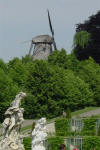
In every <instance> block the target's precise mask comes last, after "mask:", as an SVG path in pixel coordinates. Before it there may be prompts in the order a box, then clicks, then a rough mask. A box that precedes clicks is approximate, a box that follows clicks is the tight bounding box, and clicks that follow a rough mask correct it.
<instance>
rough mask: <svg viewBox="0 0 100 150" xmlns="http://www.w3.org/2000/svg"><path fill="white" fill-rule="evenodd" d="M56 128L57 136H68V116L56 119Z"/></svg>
mask: <svg viewBox="0 0 100 150" xmlns="http://www.w3.org/2000/svg"><path fill="white" fill-rule="evenodd" d="M55 129H56V135H57V136H68V135H70V131H69V120H68V119H66V118H60V119H57V120H56V121H55Z"/></svg>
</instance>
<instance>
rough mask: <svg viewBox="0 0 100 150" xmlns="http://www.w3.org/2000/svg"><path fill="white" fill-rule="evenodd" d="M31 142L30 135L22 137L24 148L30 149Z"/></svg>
mask: <svg viewBox="0 0 100 150" xmlns="http://www.w3.org/2000/svg"><path fill="white" fill-rule="evenodd" d="M31 143H32V139H31V138H30V137H27V138H26V137H25V138H24V139H23V144H24V147H25V150H31Z"/></svg>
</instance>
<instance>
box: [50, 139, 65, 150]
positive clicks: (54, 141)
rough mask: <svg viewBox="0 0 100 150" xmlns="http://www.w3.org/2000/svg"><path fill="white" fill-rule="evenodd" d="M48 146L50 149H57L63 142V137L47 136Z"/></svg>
mask: <svg viewBox="0 0 100 150" xmlns="http://www.w3.org/2000/svg"><path fill="white" fill-rule="evenodd" d="M48 144H49V145H48V146H49V148H50V150H58V149H59V147H60V145H61V144H64V138H63V137H49V138H48Z"/></svg>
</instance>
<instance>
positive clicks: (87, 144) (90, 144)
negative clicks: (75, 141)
mask: <svg viewBox="0 0 100 150" xmlns="http://www.w3.org/2000/svg"><path fill="white" fill-rule="evenodd" d="M94 148H95V150H100V137H96V136H92V137H85V138H84V142H83V150H94Z"/></svg>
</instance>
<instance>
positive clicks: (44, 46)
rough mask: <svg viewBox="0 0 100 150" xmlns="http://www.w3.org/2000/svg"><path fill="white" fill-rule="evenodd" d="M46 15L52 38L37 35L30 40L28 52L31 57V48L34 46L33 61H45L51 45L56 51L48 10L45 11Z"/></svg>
mask: <svg viewBox="0 0 100 150" xmlns="http://www.w3.org/2000/svg"><path fill="white" fill-rule="evenodd" d="M47 13H48V20H49V26H50V31H51V34H52V36H50V35H39V36H36V37H34V38H32V40H31V46H30V50H29V55H31V52H32V48H33V45H34V50H33V54H32V57H33V58H34V59H47V58H48V56H49V55H50V54H51V53H52V51H53V50H52V45H53V47H54V50H57V47H56V42H55V39H54V30H53V28H52V23H51V18H50V13H49V10H47Z"/></svg>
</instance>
